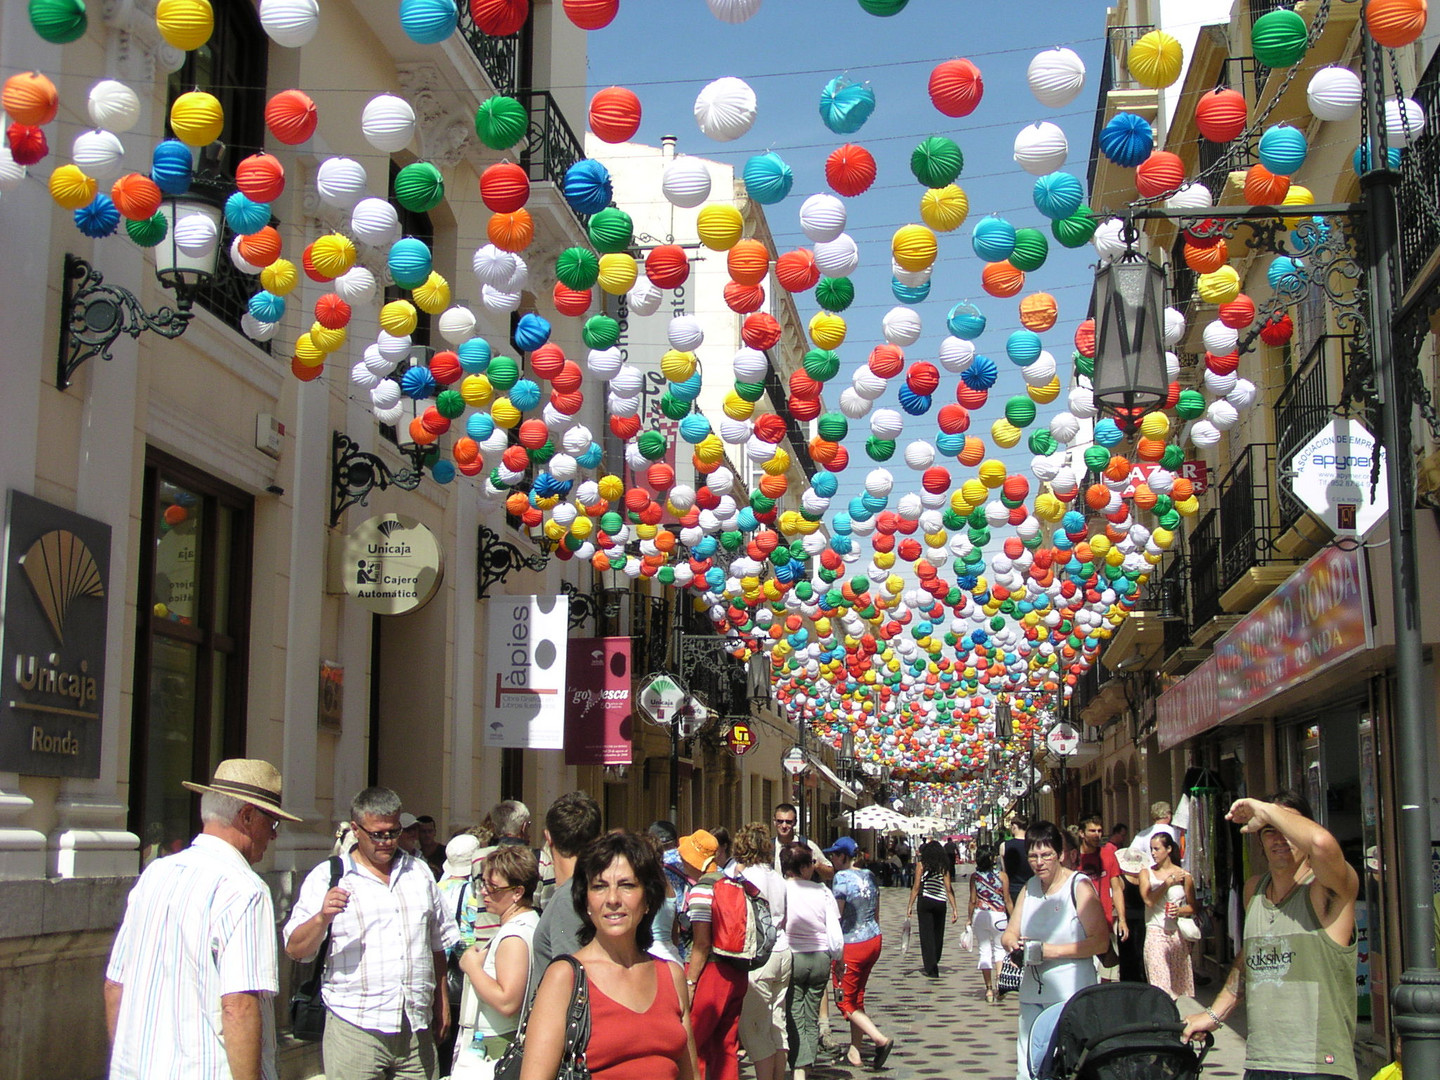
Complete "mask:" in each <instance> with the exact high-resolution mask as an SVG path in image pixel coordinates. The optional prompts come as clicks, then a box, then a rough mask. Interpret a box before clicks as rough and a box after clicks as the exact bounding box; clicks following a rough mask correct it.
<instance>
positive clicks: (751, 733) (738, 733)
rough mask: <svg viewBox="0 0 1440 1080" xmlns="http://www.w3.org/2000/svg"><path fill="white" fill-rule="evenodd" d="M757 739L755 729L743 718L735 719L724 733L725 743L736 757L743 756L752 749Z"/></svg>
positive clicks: (757, 735)
mask: <svg viewBox="0 0 1440 1080" xmlns="http://www.w3.org/2000/svg"><path fill="white" fill-rule="evenodd" d="M759 739H760V736H759V734H758V733H757V732H756V731H755V729H754V728H753V727H751V726H750V725H749V724H747V723H746V722H745V721H743V720H736V721H735V723H733V724H731V725H730V730H729V731H727V732H726V733H725V745H726V747H727V748H729V750H730V753H732V754H734V755H735V756H736V757H744V756H745V755H746V754H748V753H749V752H750V751H751V750H754V749H755V744H756V743H757V742H758V741H759Z"/></svg>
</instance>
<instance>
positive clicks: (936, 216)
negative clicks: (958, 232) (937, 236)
mask: <svg viewBox="0 0 1440 1080" xmlns="http://www.w3.org/2000/svg"><path fill="white" fill-rule="evenodd" d="M969 216H970V197H969V196H968V195H966V194H965V189H964V188H962V187H960V186H959V185H957V184H947V185H946V186H945V187H942V188H930V189H929V190H928V191H926V192H925V194H924V195H921V196H920V220H921V221H923V222H925V224H926V225H929V226H930V228H932V229H934V230H935V231H936V232H951V231H953V230H955V229H958V228H959V227H960V226H961V225H964V224H965V219H966V218H967V217H969Z"/></svg>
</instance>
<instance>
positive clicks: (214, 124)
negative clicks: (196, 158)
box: [170, 90, 225, 147]
mask: <svg viewBox="0 0 1440 1080" xmlns="http://www.w3.org/2000/svg"><path fill="white" fill-rule="evenodd" d="M224 126H225V110H224V109H223V108H222V107H221V105H220V102H219V100H218V99H217V98H216V97H215V96H214V95H213V94H207V93H205V91H203V90H191V91H189V92H188V93H184V94H181V95H180V96H179V97H177V98H176V99H175V103H174V104H173V105H171V106H170V128H171V130H172V131H174V132H175V137H176V138H177V139H179V140H180V141H181V142H183V143H184V144H185V145H186V146H192V147H201V146H209V145H210V144H211V143H212V142H214V141H215V140H216V139H218V138H219V137H220V132H221V129H222V128H224Z"/></svg>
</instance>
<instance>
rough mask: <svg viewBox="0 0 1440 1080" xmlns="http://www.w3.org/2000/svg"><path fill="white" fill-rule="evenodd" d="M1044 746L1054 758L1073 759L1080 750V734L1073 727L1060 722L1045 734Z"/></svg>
mask: <svg viewBox="0 0 1440 1080" xmlns="http://www.w3.org/2000/svg"><path fill="white" fill-rule="evenodd" d="M1045 746H1046V747H1047V748H1048V749H1049V751H1050V752H1051V753H1052V754H1054V755H1055V756H1056V757H1073V756H1074V755H1075V752H1076V751H1078V750H1079V749H1080V732H1078V731H1077V730H1075V727H1074V726H1073V725H1071V724H1066V723H1064V722H1061V723H1059V724H1056V725H1055V726H1054V727H1052V728H1051V729H1050V730H1049V732H1047V733H1046V735H1045Z"/></svg>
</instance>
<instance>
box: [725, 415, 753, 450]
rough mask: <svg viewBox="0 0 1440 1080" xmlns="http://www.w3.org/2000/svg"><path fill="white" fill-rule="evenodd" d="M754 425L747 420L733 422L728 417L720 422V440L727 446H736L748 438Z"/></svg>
mask: <svg viewBox="0 0 1440 1080" xmlns="http://www.w3.org/2000/svg"><path fill="white" fill-rule="evenodd" d="M754 430H755V425H754V424H752V423H750V421H749V420H733V419H731V418H730V417H728V416H727V417H725V419H723V420H721V421H720V439H721V441H722V442H724V443H725V444H726V445H728V446H736V445H738V444H740V443H743V442H744V441H745V440H746V439H748V438H749V437H750V432H752V431H754Z"/></svg>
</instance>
